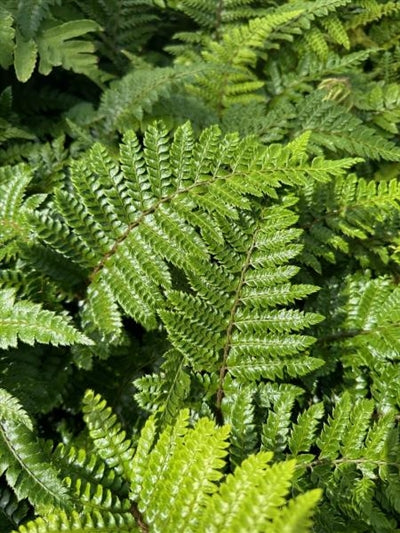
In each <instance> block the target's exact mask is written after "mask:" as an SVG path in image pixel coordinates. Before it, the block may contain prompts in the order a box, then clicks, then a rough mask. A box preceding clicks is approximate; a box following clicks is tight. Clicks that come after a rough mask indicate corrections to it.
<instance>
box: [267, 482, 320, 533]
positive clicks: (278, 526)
mask: <svg viewBox="0 0 400 533" xmlns="http://www.w3.org/2000/svg"><path fill="white" fill-rule="evenodd" d="M321 496H322V491H321V489H314V490H310V491H309V492H307V493H306V494H300V495H299V496H296V498H294V499H293V500H290V501H289V504H288V505H287V506H286V507H285V508H284V509H283V510H282V512H281V513H280V514H279V515H278V516H277V518H276V519H275V520H273V521H272V524H271V525H270V526H269V528H268V531H269V532H271V533H307V532H308V531H312V526H313V521H312V517H313V514H314V512H315V507H316V506H317V505H318V502H319V500H320V499H321Z"/></svg>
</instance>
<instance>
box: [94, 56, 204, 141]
mask: <svg viewBox="0 0 400 533" xmlns="http://www.w3.org/2000/svg"><path fill="white" fill-rule="evenodd" d="M204 70H205V67H204V66H202V65H199V66H198V67H196V68H191V69H189V68H187V67H174V68H173V67H164V68H154V69H143V68H142V69H136V70H133V71H132V72H130V73H128V74H126V75H125V76H124V77H122V78H121V79H119V80H116V81H114V82H112V83H111V84H110V87H109V89H107V90H106V91H104V93H103V95H102V99H101V103H100V107H99V111H98V114H99V117H100V118H101V120H102V128H103V129H104V132H105V133H110V132H112V131H115V130H119V131H122V132H126V131H127V130H130V129H132V128H134V126H135V124H137V125H138V124H140V121H141V120H142V119H143V117H144V116H145V114H146V113H150V112H151V110H152V108H153V106H154V104H156V103H157V102H158V101H159V99H160V98H161V97H162V96H164V97H168V96H169V95H170V93H171V92H172V90H173V89H174V88H175V87H176V86H177V85H178V84H179V83H184V82H187V81H190V80H191V79H192V78H193V77H194V76H195V75H196V73H201V72H202V71H204Z"/></svg>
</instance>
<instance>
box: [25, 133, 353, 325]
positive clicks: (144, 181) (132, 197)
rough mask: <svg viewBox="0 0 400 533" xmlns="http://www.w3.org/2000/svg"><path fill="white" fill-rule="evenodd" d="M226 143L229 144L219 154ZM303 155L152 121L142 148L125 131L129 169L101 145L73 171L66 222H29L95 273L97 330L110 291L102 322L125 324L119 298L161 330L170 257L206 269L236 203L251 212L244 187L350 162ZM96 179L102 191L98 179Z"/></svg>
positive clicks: (47, 216)
mask: <svg viewBox="0 0 400 533" xmlns="http://www.w3.org/2000/svg"><path fill="white" fill-rule="evenodd" d="M218 143H222V145H225V149H224V150H222V152H220V153H218V152H217V146H218ZM291 157H293V163H292V164H291V163H290V158H291ZM296 157H297V155H296V156H295V155H293V156H291V155H290V151H289V152H285V151H280V150H279V149H277V150H271V151H267V152H266V153H265V154H264V155H262V152H260V148H259V147H258V146H257V145H255V144H254V143H253V142H251V140H245V139H244V140H243V141H239V139H238V138H237V137H236V136H232V137H231V136H227V137H225V138H222V137H221V134H220V132H219V130H218V129H217V128H215V127H212V128H210V129H208V130H205V131H204V132H203V134H202V136H201V137H200V139H199V140H198V141H197V142H195V141H194V137H193V132H192V129H191V127H190V125H189V124H186V125H184V126H182V127H181V128H179V129H178V130H177V131H176V133H175V135H174V140H173V142H171V141H170V140H169V139H168V134H167V131H166V129H165V128H163V127H162V126H161V128H159V127H155V126H152V127H150V128H149V129H148V130H147V132H146V134H145V137H144V150H143V151H142V149H141V146H140V144H139V141H138V139H137V137H136V136H135V135H133V134H132V133H127V134H126V136H125V140H124V143H123V144H122V145H121V149H120V158H119V159H120V165H121V167H120V168H121V170H122V172H121V171H120V170H119V167H118V166H117V163H116V162H115V161H114V160H113V159H112V158H111V156H110V155H109V154H108V153H107V151H106V149H105V148H104V147H102V146H96V147H94V148H93V150H92V151H91V155H90V160H89V164H87V163H86V162H84V161H81V162H79V163H78V162H77V164H76V165H75V167H74V168H72V169H71V170H72V172H71V183H72V187H73V189H72V190H73V191H74V192H73V193H70V192H65V191H61V190H58V191H57V192H56V195H55V203H56V206H57V208H58V211H59V213H60V214H61V215H62V218H60V217H59V216H58V215H54V214H52V213H51V211H50V212H48V211H44V212H43V213H40V212H39V213H37V214H35V216H34V218H33V217H30V219H31V220H32V222H33V223H34V225H35V226H36V231H37V235H38V236H39V237H41V238H42V239H43V240H44V241H45V242H47V243H48V244H50V245H51V246H52V247H53V248H54V249H55V250H56V251H57V252H58V253H61V254H62V255H64V256H66V257H67V258H70V259H71V260H73V261H78V263H79V264H80V265H82V266H83V267H84V268H86V269H91V274H90V279H91V281H92V283H91V286H90V289H89V291H88V299H87V302H86V305H87V306H89V310H88V311H87V312H86V317H88V316H90V315H91V316H92V319H93V320H94V321H95V324H96V323H97V324H98V325H99V326H100V324H101V323H102V322H103V319H102V318H101V317H102V315H101V314H100V315H99V314H97V316H96V313H102V312H103V306H102V305H100V306H99V305H98V304H97V303H96V302H97V298H98V297H100V295H102V296H101V297H100V298H101V300H100V301H104V302H106V301H108V304H107V305H106V306H105V307H104V310H105V312H106V315H107V316H106V315H105V316H104V324H107V323H110V324H111V323H112V324H117V322H116V320H117V315H116V313H117V307H115V305H114V304H113V302H115V303H118V304H119V305H120V306H121V307H122V308H123V309H124V311H125V312H126V313H128V314H129V315H130V316H132V317H133V318H135V320H137V321H139V322H141V323H142V324H143V325H144V326H145V327H147V328H154V327H155V325H156V316H155V310H156V309H157V307H160V305H162V302H163V295H162V292H161V291H160V289H159V288H158V287H161V288H162V289H164V290H165V289H168V288H169V287H171V276H170V272H169V270H168V268H167V264H166V261H168V262H170V263H172V264H173V265H175V266H176V267H178V268H179V269H182V270H183V271H184V272H187V273H188V274H189V273H190V272H193V270H195V271H198V272H199V273H201V272H202V271H203V270H204V269H205V268H206V266H207V260H208V257H209V255H208V251H207V246H206V242H205V241H204V239H206V241H207V240H209V239H210V238H211V239H212V240H213V241H214V242H215V241H216V242H217V243H220V244H219V246H221V245H222V244H223V242H224V239H223V237H222V233H221V232H222V231H223V228H221V229H220V225H221V224H222V225H223V224H226V222H224V219H226V218H228V219H232V218H233V219H235V218H237V217H238V214H237V209H238V208H240V209H242V208H245V209H246V208H247V206H248V205H249V204H248V200H247V199H246V198H245V196H244V195H245V194H246V193H248V194H255V195H257V196H259V195H260V194H262V193H263V192H264V191H265V192H268V193H269V194H273V193H272V191H273V190H274V188H275V187H277V186H279V184H280V183H281V182H284V183H291V182H292V181H294V182H300V183H301V182H302V181H303V180H304V179H305V176H307V175H309V174H310V175H313V176H315V178H316V179H318V180H325V179H328V177H329V176H330V175H331V174H332V173H333V174H336V173H341V172H342V168H343V167H347V166H348V165H350V164H351V163H352V161H351V160H343V162H342V163H336V162H333V163H332V164H330V163H324V162H322V160H320V159H316V160H314V161H313V162H312V163H311V164H306V165H305V166H304V165H302V163H301V162H300V161H298V160H297V159H296ZM225 165H229V167H230V170H229V171H228V173H227V171H226V169H225V168H224V166H225ZM229 167H228V168H229ZM268 169H270V170H271V171H272V173H271V179H270V181H269V182H267V183H265V182H263V181H262V180H261V179H260V178H261V176H262V173H263V172H267V170H268ZM275 169H277V170H276V171H275V175H274V174H273V172H274V170H275ZM98 176H101V180H103V184H104V185H103V187H104V188H103V187H100V183H99V184H98V185H99V186H95V185H94V183H95V180H96V181H97V180H98ZM243 178H245V179H243ZM173 180H174V181H173ZM113 191H115V192H113ZM242 195H243V196H242ZM125 204H126V205H127V206H131V207H128V209H126V208H125ZM71 207H73V209H71ZM174 210H175V211H174ZM221 214H222V215H223V217H222V218H221V217H220V215H221ZM210 217H213V219H214V222H213V223H210ZM104 221H106V224H107V225H108V224H109V228H108V229H107V230H106V232H104V231H103V230H102V229H101V227H102V226H104ZM50 228H51V229H50ZM69 228H71V229H69ZM72 229H73V231H74V234H75V236H74V237H73V238H72V239H71V236H72V233H71V230H72ZM49 230H50V232H49ZM199 232H200V234H201V235H202V236H201V235H200V234H199ZM283 235H285V234H283ZM47 236H49V237H50V240H49V238H48V237H47ZM210 245H211V243H210ZM212 246H214V243H213V244H212ZM216 253H218V252H217V249H216ZM143 265H146V267H145V268H144V267H143ZM299 291H300V293H301V290H300V289H299ZM300 293H299V295H298V296H295V294H294V293H293V295H292V296H290V295H289V294H288V296H287V298H288V300H290V299H293V298H296V297H300ZM285 298H286V297H285ZM277 301H278V300H277ZM110 313H112V315H113V316H114V318H112V316H111V315H110ZM110 321H111V322H110Z"/></svg>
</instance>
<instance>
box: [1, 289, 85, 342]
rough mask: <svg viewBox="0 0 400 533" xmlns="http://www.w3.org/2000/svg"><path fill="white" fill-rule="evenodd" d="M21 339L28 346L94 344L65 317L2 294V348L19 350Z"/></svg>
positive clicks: (5, 291)
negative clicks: (38, 343)
mask: <svg viewBox="0 0 400 533" xmlns="http://www.w3.org/2000/svg"><path fill="white" fill-rule="evenodd" d="M18 339H19V340H21V341H22V342H26V343H28V344H34V343H35V342H42V343H47V344H54V345H56V346H57V345H60V344H62V345H68V344H74V343H80V344H91V343H92V341H91V340H90V339H89V338H88V337H86V336H85V335H84V334H83V333H81V332H79V331H78V330H77V329H76V328H75V327H74V326H73V325H72V324H71V322H70V320H69V318H68V317H67V316H66V315H65V316H62V315H56V314H55V313H53V312H52V311H47V310H46V309H42V307H41V306H40V305H38V304H34V303H32V302H29V301H24V300H20V301H16V300H15V291H13V290H12V289H3V290H0V348H2V349H5V348H9V347H15V346H17V343H18Z"/></svg>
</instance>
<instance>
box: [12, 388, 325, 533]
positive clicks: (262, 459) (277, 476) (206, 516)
mask: <svg viewBox="0 0 400 533" xmlns="http://www.w3.org/2000/svg"><path fill="white" fill-rule="evenodd" d="M85 402H86V407H85V412H86V414H85V418H86V419H87V420H88V422H89V429H90V434H91V435H92V437H93V438H94V442H93V444H94V445H95V448H97V452H99V453H100V454H102V450H104V448H103V447H99V446H98V445H97V446H96V441H98V440H99V439H102V438H104V436H105V437H106V439H108V440H110V438H111V440H115V439H117V440H119V439H118V436H116V434H114V435H113V436H111V437H108V436H107V435H108V433H107V428H104V429H98V430H96V431H95V430H94V429H93V427H92V428H90V426H91V425H92V422H93V419H95V418H96V419H100V418H104V413H105V409H104V407H105V403H104V401H103V400H102V399H101V397H99V396H94V395H93V393H92V392H91V391H88V392H87V393H86V400H85ZM106 412H107V414H109V415H110V417H109V418H111V419H112V420H114V419H115V415H114V414H112V413H111V412H110V411H109V410H107V411H106ZM117 424H118V422H117ZM114 425H115V424H114ZM100 433H101V435H100ZM228 437H229V427H228V426H222V427H218V426H216V424H215V423H214V422H213V421H211V420H209V419H207V418H201V419H198V420H197V421H196V422H195V423H194V426H193V428H192V427H190V426H189V411H188V410H184V411H182V412H181V413H180V414H179V415H178V417H177V419H176V422H175V425H174V426H172V427H171V426H167V427H166V429H164V431H163V432H162V433H161V434H160V435H159V437H158V439H157V440H156V422H155V418H154V417H151V418H149V420H148V421H147V423H146V424H145V426H144V428H143V430H142V432H141V435H140V438H139V441H138V443H137V448H136V452H135V451H134V448H133V446H131V445H129V452H128V453H129V455H130V457H132V456H133V460H130V462H129V465H130V471H125V472H123V473H122V475H123V476H125V477H124V479H125V481H127V482H129V483H130V486H131V491H130V494H129V501H128V500H127V499H126V498H125V499H124V500H122V501H121V500H120V499H119V498H117V497H115V495H113V492H114V491H113V488H112V487H109V488H108V489H102V486H101V484H100V485H99V484H98V483H97V482H95V484H94V486H92V485H91V482H90V481H89V482H87V481H81V480H80V479H79V478H77V479H76V482H75V483H74V484H72V486H71V489H72V491H73V492H72V495H71V496H72V500H74V497H77V496H78V501H79V502H80V505H82V506H83V509H84V511H85V514H83V515H82V513H80V514H78V512H77V511H75V510H73V511H72V512H68V513H66V512H65V511H64V510H63V509H59V510H57V509H53V510H52V512H50V513H48V514H46V516H45V517H43V518H42V517H39V518H36V519H35V520H33V521H32V522H28V523H27V524H25V525H23V526H21V527H20V528H19V529H18V532H19V533H53V532H54V533H55V531H57V529H56V528H57V527H58V528H60V529H59V530H62V531H71V532H72V531H76V530H79V529H82V530H83V531H86V530H90V528H93V529H94V528H95V529H96V531H97V530H100V531H104V532H107V533H116V532H117V531H118V532H124V531H126V532H135V531H138V532H142V533H143V532H145V531H160V532H161V531H163V532H166V533H169V532H171V533H172V532H173V531H177V532H180V531H182V532H183V531H185V532H186V531H192V532H193V533H194V532H199V533H203V532H204V533H205V532H206V531H223V532H226V533H234V532H236V531H245V528H246V527H248V525H249V524H251V526H252V531H257V532H259V533H261V532H262V531H265V529H266V528H269V527H271V528H276V527H278V524H279V523H282V521H284V520H285V519H286V518H285V517H286V515H287V513H288V511H289V509H292V508H293V510H294V511H295V514H294V515H293V516H292V520H291V525H290V527H288V528H287V531H288V532H289V533H296V531H297V530H296V529H295V526H296V524H299V525H302V529H301V531H304V532H308V531H309V525H310V522H309V517H310V514H311V512H312V509H313V508H314V507H315V505H316V503H317V501H318V499H319V497H320V491H318V490H317V491H310V492H308V493H306V494H304V495H302V496H300V497H299V500H298V501H297V500H294V501H293V502H292V501H289V507H288V506H287V497H288V494H289V489H290V485H291V481H292V479H293V476H294V468H295V462H294V461H289V462H285V463H275V464H273V465H269V463H270V461H271V459H272V454H271V453H269V452H268V453H266V452H262V453H259V454H257V455H253V456H250V457H248V458H246V459H245V460H244V461H243V463H242V464H241V465H240V466H238V467H237V468H236V469H235V471H234V473H233V474H229V475H228V476H227V478H226V479H224V474H223V469H224V467H225V465H226V456H227V454H228V451H227V449H228V447H229V441H228ZM117 447H118V446H117ZM58 453H59V452H56V456H57V454H58ZM94 453H95V454H96V455H97V453H96V451H95V452H94ZM77 454H78V455H77ZM73 455H74V456H75V457H78V456H80V459H79V461H83V466H84V469H85V470H86V471H87V467H88V466H89V465H88V463H87V457H86V456H85V454H84V452H83V450H82V451H80V452H77V451H74V452H73ZM71 458H72V457H71ZM98 460H99V459H98V458H96V459H91V460H90V463H92V464H93V465H94V464H95V463H96V464H99V463H98ZM106 460H108V459H106ZM58 461H59V458H58V459H56V463H57V462H58ZM73 462H74V460H73ZM108 462H109V461H108ZM108 468H111V470H113V469H114V468H115V469H116V470H118V472H119V473H121V469H120V468H119V466H118V462H117V463H115V467H113V466H112V465H111V464H110V465H108V466H107V469H108ZM91 470H92V467H91V466H89V471H87V473H89V476H91V475H92V474H94V471H93V472H92V471H91ZM82 473H83V470H82ZM66 484H67V485H70V481H68V479H67V480H66ZM81 489H82V491H81V492H80V490H81ZM303 500H304V502H307V505H305V506H304V507H303V508H300V505H299V503H298V502H301V501H303ZM166 504H168V505H166ZM273 530H274V529H273Z"/></svg>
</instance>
